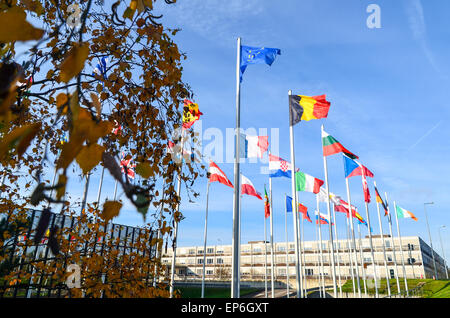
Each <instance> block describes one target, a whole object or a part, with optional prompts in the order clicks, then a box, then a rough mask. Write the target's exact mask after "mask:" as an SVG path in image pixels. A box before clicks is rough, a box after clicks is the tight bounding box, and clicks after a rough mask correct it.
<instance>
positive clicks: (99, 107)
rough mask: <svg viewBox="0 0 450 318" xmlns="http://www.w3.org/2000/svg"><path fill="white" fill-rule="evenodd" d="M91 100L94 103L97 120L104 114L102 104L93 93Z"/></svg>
mask: <svg viewBox="0 0 450 318" xmlns="http://www.w3.org/2000/svg"><path fill="white" fill-rule="evenodd" d="M91 99H92V103H93V104H94V107H95V110H96V111H97V118H100V116H101V114H102V105H101V104H100V101H99V100H98V96H97V94H94V93H91Z"/></svg>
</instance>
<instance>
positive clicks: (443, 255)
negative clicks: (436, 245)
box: [438, 225, 448, 279]
mask: <svg viewBox="0 0 450 318" xmlns="http://www.w3.org/2000/svg"><path fill="white" fill-rule="evenodd" d="M445 228H446V226H445V225H441V226H440V227H439V230H438V231H439V241H440V242H441V249H442V259H443V260H444V270H445V276H446V277H447V279H448V269H447V262H446V261H445V253H444V245H443V244H442V237H441V229H445Z"/></svg>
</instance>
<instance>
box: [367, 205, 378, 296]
mask: <svg viewBox="0 0 450 318" xmlns="http://www.w3.org/2000/svg"><path fill="white" fill-rule="evenodd" d="M365 205H366V217H367V231H368V232H369V244H370V254H371V256H372V265H373V278H374V281H375V297H376V298H378V296H379V295H378V278H377V266H376V263H375V254H374V253H373V243H372V231H371V229H372V228H371V227H370V216H369V205H368V204H367V202H365Z"/></svg>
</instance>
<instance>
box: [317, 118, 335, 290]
mask: <svg viewBox="0 0 450 318" xmlns="http://www.w3.org/2000/svg"><path fill="white" fill-rule="evenodd" d="M321 128H322V133H323V125H322V127H321ZM323 167H324V172H325V185H326V191H327V209H328V221H329V223H330V224H329V236H330V243H331V262H332V270H333V292H334V295H335V297H336V296H337V288H336V267H335V265H334V244H333V231H332V230H331V207H330V190H329V186H328V167H327V157H326V156H325V155H324V156H323Z"/></svg>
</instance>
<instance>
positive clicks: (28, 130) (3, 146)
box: [0, 123, 41, 158]
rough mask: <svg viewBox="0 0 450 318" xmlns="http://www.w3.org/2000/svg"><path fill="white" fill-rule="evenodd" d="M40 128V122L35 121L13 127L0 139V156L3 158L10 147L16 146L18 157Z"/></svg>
mask: <svg viewBox="0 0 450 318" xmlns="http://www.w3.org/2000/svg"><path fill="white" fill-rule="evenodd" d="M40 128H41V124H40V123H35V124H31V125H25V126H22V127H18V128H16V129H14V130H13V131H12V132H10V133H9V134H8V135H6V136H5V137H3V139H2V140H1V141H0V157H1V158H4V156H5V155H6V154H7V153H8V152H9V151H10V149H12V148H16V152H17V154H18V155H19V158H20V157H22V155H23V154H24V152H25V151H26V150H27V148H28V146H29V145H30V143H31V141H32V140H33V138H34V137H35V136H36V135H37V133H38V132H39V130H40Z"/></svg>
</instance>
